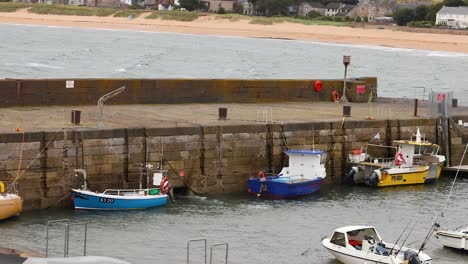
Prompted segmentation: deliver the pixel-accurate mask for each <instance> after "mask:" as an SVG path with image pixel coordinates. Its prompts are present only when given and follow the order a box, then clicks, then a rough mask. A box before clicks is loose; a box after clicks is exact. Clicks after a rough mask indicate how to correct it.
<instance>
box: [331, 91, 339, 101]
mask: <svg viewBox="0 0 468 264" xmlns="http://www.w3.org/2000/svg"><path fill="white" fill-rule="evenodd" d="M331 97H332V100H333V102H335V103H337V102H339V101H340V94H339V93H338V91H337V90H333V92H332V94H331Z"/></svg>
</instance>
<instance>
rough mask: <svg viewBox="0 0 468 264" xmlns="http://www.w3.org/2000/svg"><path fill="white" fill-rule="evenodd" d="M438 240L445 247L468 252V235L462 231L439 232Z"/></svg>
mask: <svg viewBox="0 0 468 264" xmlns="http://www.w3.org/2000/svg"><path fill="white" fill-rule="evenodd" d="M436 235H437V238H438V239H439V241H440V243H442V245H444V247H450V248H455V249H463V250H468V241H467V240H468V234H465V233H462V232H460V231H448V230H447V231H442V230H441V231H437V232H436Z"/></svg>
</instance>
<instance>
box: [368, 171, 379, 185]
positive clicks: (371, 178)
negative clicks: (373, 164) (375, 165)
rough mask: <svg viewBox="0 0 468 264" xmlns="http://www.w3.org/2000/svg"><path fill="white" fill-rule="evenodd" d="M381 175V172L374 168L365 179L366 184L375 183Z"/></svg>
mask: <svg viewBox="0 0 468 264" xmlns="http://www.w3.org/2000/svg"><path fill="white" fill-rule="evenodd" d="M381 177H382V172H381V171H380V170H374V171H373V172H372V173H371V175H370V176H369V177H367V179H366V184H367V185H377V183H378V182H379V181H380V178H381Z"/></svg>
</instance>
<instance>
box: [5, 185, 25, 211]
mask: <svg viewBox="0 0 468 264" xmlns="http://www.w3.org/2000/svg"><path fill="white" fill-rule="evenodd" d="M4 191H5V185H4V184H3V183H2V182H0V220H3V219H7V218H10V217H12V216H16V215H19V214H20V213H21V211H22V210H23V199H21V197H19V196H18V195H16V194H13V193H4Z"/></svg>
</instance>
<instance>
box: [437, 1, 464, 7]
mask: <svg viewBox="0 0 468 264" xmlns="http://www.w3.org/2000/svg"><path fill="white" fill-rule="evenodd" d="M442 3H443V4H444V6H455V7H457V6H464V5H465V2H464V1H463V0H444V1H442Z"/></svg>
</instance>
